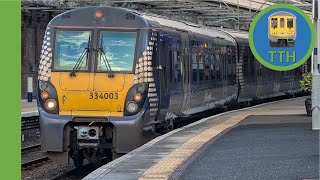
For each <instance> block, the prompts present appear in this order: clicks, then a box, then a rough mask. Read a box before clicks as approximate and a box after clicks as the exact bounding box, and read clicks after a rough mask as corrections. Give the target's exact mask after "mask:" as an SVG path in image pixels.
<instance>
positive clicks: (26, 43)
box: [21, 11, 50, 98]
mask: <svg viewBox="0 0 320 180" xmlns="http://www.w3.org/2000/svg"><path fill="white" fill-rule="evenodd" d="M49 17H50V15H49V14H48V13H45V12H44V13H43V12H40V11H33V12H30V13H24V12H22V22H21V25H22V27H21V33H22V34H21V45H22V46H21V98H27V92H28V87H27V78H28V77H33V96H34V97H36V95H37V78H38V66H39V60H40V51H41V46H42V41H43V36H44V32H45V29H46V25H47V24H48V22H49V20H50V18H49Z"/></svg>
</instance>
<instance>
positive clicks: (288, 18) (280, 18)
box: [268, 11, 297, 47]
mask: <svg viewBox="0 0 320 180" xmlns="http://www.w3.org/2000/svg"><path fill="white" fill-rule="evenodd" d="M268 22H269V23H268V38H269V40H270V41H269V42H270V46H271V47H293V46H294V45H295V40H296V37H297V30H296V29H297V28H296V16H294V15H293V14H291V13H289V12H285V11H280V12H275V13H273V14H271V15H270V16H269V18H268Z"/></svg>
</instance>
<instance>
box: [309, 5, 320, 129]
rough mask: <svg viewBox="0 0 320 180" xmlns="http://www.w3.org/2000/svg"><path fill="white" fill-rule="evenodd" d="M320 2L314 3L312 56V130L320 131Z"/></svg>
mask: <svg viewBox="0 0 320 180" xmlns="http://www.w3.org/2000/svg"><path fill="white" fill-rule="evenodd" d="M317 1H318V2H317ZM319 11H320V3H319V0H313V1H312V18H313V22H314V25H315V28H316V46H315V47H316V48H315V49H314V52H313V54H312V58H311V59H312V60H313V62H311V64H312V95H311V99H312V129H313V130H319V129H320V19H319V15H320V13H319Z"/></svg>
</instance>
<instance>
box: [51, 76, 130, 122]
mask: <svg viewBox="0 0 320 180" xmlns="http://www.w3.org/2000/svg"><path fill="white" fill-rule="evenodd" d="M68 75H69V72H53V73H52V76H51V83H52V84H53V85H54V86H55V87H56V90H57V94H58V100H59V110H60V112H59V114H61V115H62V114H63V115H74V116H110V115H114V116H123V111H124V108H125V107H124V103H125V98H126V95H127V93H128V91H129V89H130V88H131V87H132V86H133V84H134V83H133V79H134V78H133V74H115V78H108V77H107V74H106V73H96V74H94V73H83V74H80V73H79V72H78V73H77V74H76V75H77V76H76V77H73V78H69V77H67V76H68ZM62 80H63V83H62V82H61V81H62ZM61 84H62V85H61Z"/></svg>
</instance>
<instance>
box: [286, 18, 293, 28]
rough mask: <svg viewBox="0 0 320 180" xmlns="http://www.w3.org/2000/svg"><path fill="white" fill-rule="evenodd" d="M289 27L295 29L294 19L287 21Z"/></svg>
mask: <svg viewBox="0 0 320 180" xmlns="http://www.w3.org/2000/svg"><path fill="white" fill-rule="evenodd" d="M287 27H288V28H293V19H292V18H290V19H287Z"/></svg>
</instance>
